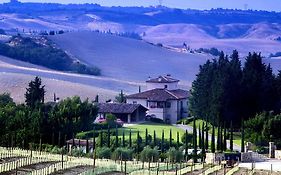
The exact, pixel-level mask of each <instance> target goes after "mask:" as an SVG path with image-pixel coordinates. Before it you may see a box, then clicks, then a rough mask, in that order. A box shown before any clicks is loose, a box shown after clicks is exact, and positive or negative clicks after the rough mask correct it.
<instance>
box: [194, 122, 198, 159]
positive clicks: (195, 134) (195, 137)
mask: <svg viewBox="0 0 281 175" xmlns="http://www.w3.org/2000/svg"><path fill="white" fill-rule="evenodd" d="M193 161H194V162H195V163H196V162H197V131H196V123H195V117H194V118H193Z"/></svg>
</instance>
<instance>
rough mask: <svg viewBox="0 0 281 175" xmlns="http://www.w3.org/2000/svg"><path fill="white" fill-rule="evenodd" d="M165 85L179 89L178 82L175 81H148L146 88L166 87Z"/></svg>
mask: <svg viewBox="0 0 281 175" xmlns="http://www.w3.org/2000/svg"><path fill="white" fill-rule="evenodd" d="M165 85H166V86H167V89H168V90H175V89H178V82H175V83H146V89H147V90H152V89H157V88H158V89H159V88H160V89H164V88H165Z"/></svg>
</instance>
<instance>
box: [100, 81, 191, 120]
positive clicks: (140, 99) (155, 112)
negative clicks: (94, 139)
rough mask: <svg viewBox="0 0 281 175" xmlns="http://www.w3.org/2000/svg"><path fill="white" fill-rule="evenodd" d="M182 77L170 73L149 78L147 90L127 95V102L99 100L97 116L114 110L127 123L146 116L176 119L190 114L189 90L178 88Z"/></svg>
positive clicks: (101, 117) (112, 112) (102, 117)
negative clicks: (188, 105)
mask: <svg viewBox="0 0 281 175" xmlns="http://www.w3.org/2000/svg"><path fill="white" fill-rule="evenodd" d="M178 83H179V80H177V79H174V78H172V77H171V76H170V75H166V76H159V77H157V78H153V79H149V80H147V81H146V86H147V91H144V92H140V93H137V94H132V95H128V96H127V97H126V98H127V103H125V104H124V103H100V104H98V107H99V116H98V119H97V120H99V119H104V118H105V116H106V114H114V115H115V116H116V117H117V118H119V119H121V120H122V121H124V122H126V123H131V122H140V121H144V120H145V118H146V117H147V116H149V117H151V118H158V119H161V120H163V121H164V122H166V123H176V122H177V121H178V120H179V119H182V118H185V117H187V116H188V112H187V99H188V94H189V93H188V91H186V90H182V89H179V87H178Z"/></svg>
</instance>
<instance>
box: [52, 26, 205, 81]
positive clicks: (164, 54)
mask: <svg viewBox="0 0 281 175" xmlns="http://www.w3.org/2000/svg"><path fill="white" fill-rule="evenodd" d="M50 38H51V39H52V40H53V41H54V42H55V43H56V44H57V45H58V46H60V47H61V48H63V49H65V50H66V51H67V52H69V53H71V54H72V55H74V56H76V57H78V58H79V59H80V60H82V61H83V62H86V63H88V64H92V65H96V66H97V67H99V68H100V69H101V70H102V74H103V75H105V76H109V77H114V78H118V79H121V80H133V81H136V80H137V81H141V82H143V81H144V80H146V79H147V77H148V76H158V75H160V74H167V73H170V74H172V75H173V76H174V77H176V78H179V79H180V80H182V82H184V83H186V84H188V85H190V83H191V82H192V81H193V80H194V78H195V75H196V74H197V72H198V70H199V65H201V64H203V63H205V62H206V60H207V59H208V58H209V57H207V56H204V55H199V54H183V53H177V52H173V51H169V50H167V49H164V48H161V47H157V46H154V45H151V44H148V43H146V42H144V41H138V40H134V39H129V38H124V37H118V36H113V35H109V34H101V33H96V32H86V31H84V32H72V33H66V34H63V35H56V36H52V37H50ZM77 43H79V44H77Z"/></svg>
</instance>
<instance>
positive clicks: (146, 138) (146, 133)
mask: <svg viewBox="0 0 281 175" xmlns="http://www.w3.org/2000/svg"><path fill="white" fill-rule="evenodd" d="M147 145H148V130H147V128H146V129H145V146H147Z"/></svg>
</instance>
